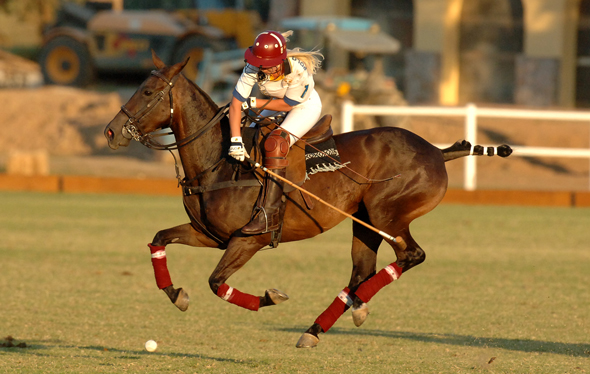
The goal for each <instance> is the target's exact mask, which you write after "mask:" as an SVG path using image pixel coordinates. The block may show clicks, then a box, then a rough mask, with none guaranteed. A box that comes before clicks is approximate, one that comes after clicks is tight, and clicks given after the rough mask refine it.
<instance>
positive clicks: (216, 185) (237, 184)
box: [182, 179, 262, 196]
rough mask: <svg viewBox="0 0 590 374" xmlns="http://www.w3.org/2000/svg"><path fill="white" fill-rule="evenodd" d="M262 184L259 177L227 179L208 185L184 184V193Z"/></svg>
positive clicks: (193, 193) (194, 193)
mask: <svg viewBox="0 0 590 374" xmlns="http://www.w3.org/2000/svg"><path fill="white" fill-rule="evenodd" d="M261 186H262V184H261V183H260V182H259V181H258V180H257V179H248V180H239V181H225V182H218V183H213V184H209V185H206V186H194V187H193V186H183V187H182V193H183V194H184V196H190V195H198V194H201V193H203V192H210V191H216V190H221V189H223V188H230V187H261Z"/></svg>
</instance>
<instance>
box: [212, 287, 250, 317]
mask: <svg viewBox="0 0 590 374" xmlns="http://www.w3.org/2000/svg"><path fill="white" fill-rule="evenodd" d="M217 296H219V297H221V298H222V299H223V300H225V301H227V302H228V303H231V304H234V305H237V306H241V307H242V308H245V309H248V310H253V311H257V310H258V308H259V307H260V298H259V297H258V296H254V295H249V294H247V293H243V292H241V291H238V290H236V289H235V288H233V287H230V286H228V285H227V284H225V283H224V284H222V285H221V286H219V288H218V289H217Z"/></svg>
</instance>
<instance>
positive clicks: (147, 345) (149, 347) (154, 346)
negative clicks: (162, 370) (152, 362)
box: [145, 340, 158, 352]
mask: <svg viewBox="0 0 590 374" xmlns="http://www.w3.org/2000/svg"><path fill="white" fill-rule="evenodd" d="M145 349H146V350H147V351H148V352H154V351H155V350H156V349H158V343H156V342H155V341H153V340H148V341H147V342H145Z"/></svg>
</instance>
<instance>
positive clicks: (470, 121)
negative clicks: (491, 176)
mask: <svg viewBox="0 0 590 374" xmlns="http://www.w3.org/2000/svg"><path fill="white" fill-rule="evenodd" d="M465 139H466V140H467V141H468V142H470V143H471V144H472V145H476V144H477V107H476V106H475V104H472V103H469V104H467V106H466V111H465ZM464 188H465V189H466V190H467V191H475V189H476V188H477V159H476V158H475V157H466V158H465V175H464Z"/></svg>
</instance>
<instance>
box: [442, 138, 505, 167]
mask: <svg viewBox="0 0 590 374" xmlns="http://www.w3.org/2000/svg"><path fill="white" fill-rule="evenodd" d="M441 152H442V154H443V156H444V158H445V162H447V161H452V160H456V159H458V158H461V157H465V156H472V155H473V156H483V155H487V156H495V155H498V156H500V157H508V156H510V155H511V154H512V148H510V146H509V145H506V144H502V145H501V146H498V147H483V146H481V145H471V143H469V142H468V141H467V140H458V141H456V142H455V144H453V145H452V146H450V147H448V148H445V149H441Z"/></svg>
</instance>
